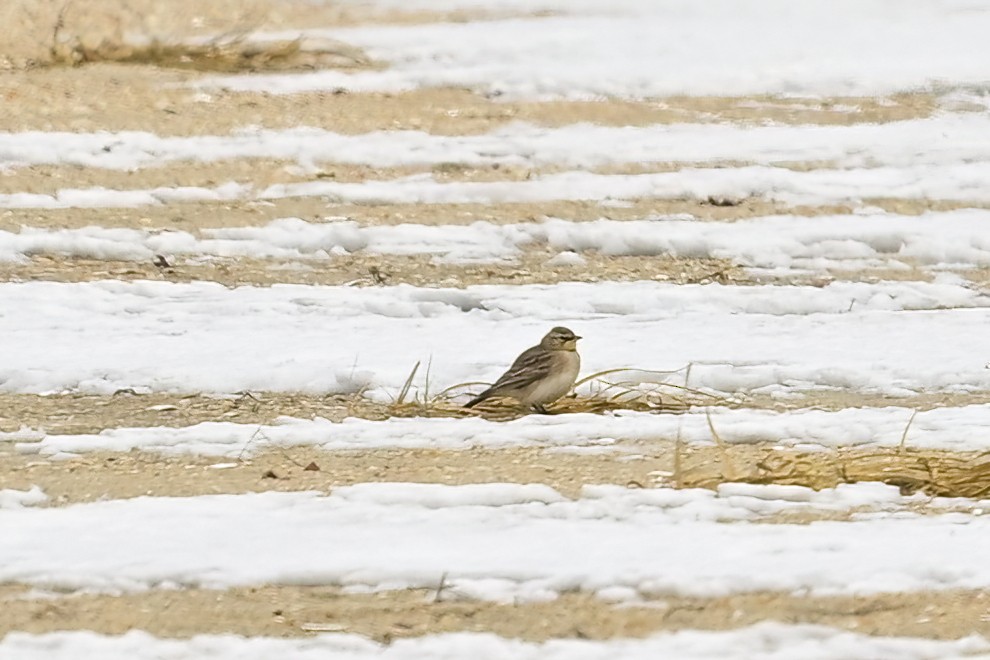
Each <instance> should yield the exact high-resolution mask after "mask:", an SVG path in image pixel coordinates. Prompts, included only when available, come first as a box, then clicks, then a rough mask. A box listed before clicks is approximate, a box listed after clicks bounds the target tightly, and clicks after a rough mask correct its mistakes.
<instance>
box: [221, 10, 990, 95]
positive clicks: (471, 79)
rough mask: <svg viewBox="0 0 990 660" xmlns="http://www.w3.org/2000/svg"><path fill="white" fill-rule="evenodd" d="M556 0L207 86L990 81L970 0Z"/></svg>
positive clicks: (925, 84)
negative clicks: (350, 64) (376, 65)
mask: <svg viewBox="0 0 990 660" xmlns="http://www.w3.org/2000/svg"><path fill="white" fill-rule="evenodd" d="M541 4H548V3H541ZM549 4H552V6H554V7H555V8H560V7H563V9H564V14H563V15H552V16H544V17H534V18H516V19H505V20H494V21H476V22H464V23H435V24H427V25H420V24H417V25H394V26H368V27H358V28H350V29H333V30H307V31H305V32H303V34H305V35H308V36H313V37H317V38H332V39H338V40H340V41H344V42H347V43H349V44H352V45H355V46H358V47H361V48H364V49H365V50H366V51H367V53H368V54H369V55H370V56H371V57H372V58H373V59H375V60H379V61H385V62H387V63H388V65H389V66H388V68H386V69H383V70H376V71H359V72H344V71H339V70H325V71H317V72H312V73H304V74H271V75H238V76H222V77H215V78H213V79H211V80H209V81H207V82H206V83H205V85H206V86H207V87H223V88H226V89H232V90H249V91H266V92H274V93H294V92H306V91H318V90H336V89H343V90H351V91H356V92H364V91H398V90H409V89H416V88H421V87H469V88H472V89H475V90H478V91H481V92H484V93H487V94H492V95H505V96H507V97H513V98H519V97H525V98H547V97H567V98H596V97H600V96H617V97H662V96H669V95H717V96H735V95H749V94H782V95H784V94H787V95H791V94H801V95H863V96H875V95H880V94H889V93H893V92H898V91H909V90H915V89H918V88H933V87H939V88H941V87H952V86H959V85H972V86H974V87H979V86H982V85H984V84H985V83H986V82H987V80H988V76H987V72H986V68H985V67H984V66H983V62H984V61H986V60H987V59H988V57H990V46H988V44H987V40H986V38H985V35H986V33H987V32H988V31H990V10H988V8H987V6H986V5H984V4H983V3H977V2H972V1H967V0H952V1H949V2H939V1H936V0H911V1H908V2H901V1H898V0H839V1H834V0H808V1H805V2H801V3H800V4H799V5H795V4H794V3H792V2H789V1H788V0H712V1H709V2H703V3H698V2H692V1H691V0H663V1H659V2H621V3H611V2H610V3H607V4H605V3H587V2H585V3H581V4H572V3H567V2H554V3H549ZM490 6H491V5H490ZM513 7H514V8H515V7H517V5H513ZM527 8H528V9H530V10H535V9H536V7H532V8H529V7H527ZM293 36H296V33H292V34H288V33H286V34H277V35H271V37H272V38H287V37H293Z"/></svg>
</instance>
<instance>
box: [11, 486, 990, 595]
mask: <svg viewBox="0 0 990 660" xmlns="http://www.w3.org/2000/svg"><path fill="white" fill-rule="evenodd" d="M844 490H847V491H850V497H849V499H847V500H846V501H845V502H843V501H842V498H843V493H841V492H837V491H833V492H832V493H826V494H824V495H822V494H819V495H815V496H812V501H811V502H805V501H801V498H792V499H790V500H772V499H766V498H762V497H753V496H751V495H747V494H739V493H737V494H730V495H728V496H726V497H720V496H718V495H717V494H714V493H712V492H711V491H706V490H700V489H698V490H674V489H625V488H621V487H614V486H613V487H593V488H588V489H587V490H586V492H585V493H584V496H583V497H582V498H580V499H577V500H566V499H563V498H560V497H559V496H558V495H556V493H554V492H553V491H552V490H550V489H548V488H545V487H531V486H525V485H512V484H493V485H473V486H440V485H436V484H389V483H378V484H370V483H369V484H360V485H357V486H352V487H342V488H337V489H334V490H333V492H332V493H331V494H330V495H327V496H323V495H320V494H317V493H275V492H268V493H260V494H247V495H209V496H198V497H188V498H152V497H141V498H135V499H130V500H113V501H105V502H97V503H92V504H79V505H73V506H68V507H58V508H47V509H13V510H6V509H4V510H0V528H2V529H4V532H5V533H4V535H3V536H2V537H0V581H4V582H13V583H22V584H28V585H31V586H37V587H42V588H57V589H70V590H79V589H94V590H100V591H108V590H109V591H113V590H142V589H148V588H161V587H174V586H185V587H191V586H202V587H207V588H228V587H232V586H246V585H256V584H293V585H342V586H345V587H349V588H352V589H358V588H363V589H367V588H371V589H402V588H414V587H418V588H435V587H436V585H437V584H438V581H439V580H440V576H441V575H446V576H447V577H446V581H445V582H446V584H448V585H449V593H448V595H449V596H450V597H473V598H484V599H492V600H500V601H509V602H511V601H512V599H514V598H522V599H527V600H529V599H537V600H539V599H546V598H553V597H554V596H556V595H557V594H559V593H560V592H561V591H567V590H574V589H580V590H583V591H589V592H592V593H596V592H598V591H600V590H610V591H609V593H611V594H613V595H614V594H615V593H616V591H615V589H614V588H615V587H624V588H626V589H628V590H629V591H628V593H629V594H630V595H631V596H633V597H634V596H635V595H636V594H639V595H642V596H662V595H666V594H683V595H693V596H720V595H725V594H730V593H744V592H757V591H796V590H802V591H805V592H806V593H809V594H872V593H883V592H893V591H898V592H900V591H922V590H928V589H984V588H987V587H988V586H990V567H988V566H987V563H986V561H985V558H984V557H983V555H982V554H981V553H979V552H959V548H978V547H981V544H982V543H983V539H985V538H986V536H987V534H988V532H990V519H988V518H986V517H983V516H980V515H971V514H964V513H958V512H956V513H937V512H936V513H933V514H931V515H921V514H915V513H911V512H910V511H907V510H902V511H900V513H898V514H897V515H896V516H895V515H885V516H876V515H873V516H868V517H867V518H866V519H864V520H853V521H849V522H831V521H825V522H813V523H810V524H767V523H757V522H755V521H758V520H760V519H761V518H762V517H763V516H765V515H767V514H769V513H774V512H780V511H808V510H812V511H813V510H815V509H816V507H817V506H818V505H817V503H816V501H815V499H816V498H820V499H821V500H824V502H825V503H826V506H825V507H824V510H835V507H836V506H838V507H839V509H843V508H848V507H849V506H856V505H858V504H861V503H862V502H864V501H868V502H869V501H872V502H877V501H878V499H879V502H880V506H882V507H884V508H886V509H888V510H891V509H890V507H894V509H892V510H896V509H897V507H898V504H897V503H898V502H902V500H900V499H899V497H898V496H896V495H894V489H893V488H891V487H881V488H880V489H877V488H875V487H868V490H867V492H866V493H865V494H864V493H857V492H856V491H857V490H858V487H855V486H849V487H845V489H844ZM512 491H515V494H514V495H513V494H512ZM892 501H893V502H894V504H891V503H890V502H892ZM850 502H854V503H856V504H850ZM902 505H903V502H902ZM732 521H735V522H732ZM746 521H753V522H746ZM730 522H732V524H727V523H730ZM93 530H98V533H94V531H93ZM66 539H71V542H68V543H67V542H66ZM949 556H951V557H952V558H953V559H952V562H951V563H947V562H946V560H945V558H946V557H949Z"/></svg>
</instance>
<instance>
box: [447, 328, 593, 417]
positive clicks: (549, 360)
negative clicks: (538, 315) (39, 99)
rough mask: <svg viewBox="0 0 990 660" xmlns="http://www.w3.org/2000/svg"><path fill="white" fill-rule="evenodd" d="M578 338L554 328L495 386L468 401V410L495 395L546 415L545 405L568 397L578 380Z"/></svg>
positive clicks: (579, 366) (514, 363)
mask: <svg viewBox="0 0 990 660" xmlns="http://www.w3.org/2000/svg"><path fill="white" fill-rule="evenodd" d="M578 339H581V338H580V337H578V336H577V335H575V334H574V333H573V332H571V331H570V330H568V329H567V328H562V327H556V328H554V329H552V330H551V331H550V332H548V333H547V334H546V335H545V336H544V337H543V339H542V340H540V343H539V345H538V346H534V347H532V348H528V349H526V350H525V351H523V352H522V354H521V355H520V356H519V357H517V358H516V361H515V362H513V363H512V366H511V367H509V370H508V371H506V372H505V373H504V374H502V377H501V378H499V379H498V380H497V381H495V384H494V385H492V386H491V387H489V388H488V389H487V390H485V391H484V392H482V393H481V394H479V395H478V396H476V397H474V398H473V399H471V400H470V401H468V402H467V404H465V408H471V407H472V406H476V405H478V404H479V403H481V402H482V401H484V400H485V399H490V398H491V397H493V396H508V397H512V398H513V399H516V400H517V401H519V403H521V404H523V405H524V406H527V407H529V408H532V409H533V410H536V411H537V412H541V413H545V412H547V410H546V408H544V406H545V405H546V404H548V403H553V402H554V401H556V400H557V399H559V398H560V397H562V396H564V395H565V394H567V392H568V391H569V390H570V389H571V387H572V386H573V385H574V381H575V380H577V375H578V371H580V369H581V356H579V355H578V353H577V341H578Z"/></svg>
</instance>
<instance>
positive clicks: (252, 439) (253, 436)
mask: <svg viewBox="0 0 990 660" xmlns="http://www.w3.org/2000/svg"><path fill="white" fill-rule="evenodd" d="M259 435H260V436H261V437H262V438H263V439H265V440H268V437H267V436H265V434H264V433H262V432H261V427H260V426H259V427H258V429H257V430H256V431H255V432H254V433H252V434H251V437H250V438H248V441H247V442H245V443H244V446H243V447H241V452H240V453H239V454H237V460H239V461H240V460H243V457H244V452H246V451H247V450H248V447H250V446H251V444H252V443H253V442H254V439H255V438H257V437H258V436H259ZM269 442H270V441H269Z"/></svg>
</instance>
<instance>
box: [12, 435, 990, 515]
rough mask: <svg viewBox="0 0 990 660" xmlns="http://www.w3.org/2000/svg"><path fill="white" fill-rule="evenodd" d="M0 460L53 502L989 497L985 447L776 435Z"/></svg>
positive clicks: (253, 448) (989, 460)
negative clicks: (876, 491) (425, 496)
mask: <svg viewBox="0 0 990 660" xmlns="http://www.w3.org/2000/svg"><path fill="white" fill-rule="evenodd" d="M855 440H856V438H855V437H854V436H851V437H850V441H855ZM4 444H6V443H4ZM22 451H30V442H26V443H24V444H23V445H22ZM217 464H220V465H221V466H222V467H215V466H216V465H217ZM307 467H309V468H310V469H308V470H307V469H306V468H307ZM0 468H2V473H3V474H4V475H5V476H4V478H3V480H2V481H0V487H3V488H16V489H20V490H25V489H27V488H30V487H31V486H33V485H38V486H40V487H42V489H44V491H45V492H46V493H47V494H48V495H49V497H50V498H51V503H52V504H55V505H62V504H70V503H76V502H87V501H94V500H98V499H102V498H127V497H138V496H141V495H155V496H191V495H200V494H214V493H243V492H260V491H267V490H280V491H282V490H284V491H298V490H319V491H326V490H328V489H331V488H333V487H335V486H341V485H350V484H355V483H363V482H374V481H386V482H415V483H442V484H448V485H460V484H468V483H543V484H547V485H549V486H552V487H553V488H555V489H557V490H559V491H560V492H561V493H563V494H565V495H567V496H569V497H576V496H578V495H579V494H580V491H581V488H582V487H583V486H586V485H593V484H602V483H608V484H616V485H620V486H627V487H634V488H652V487H656V486H675V487H702V488H714V487H717V486H718V484H720V483H724V482H729V481H732V482H745V483H756V484H767V483H774V484H786V485H799V486H807V487H811V488H815V489H821V488H831V487H834V486H836V485H838V484H841V483H856V482H862V481H882V482H884V483H889V484H892V485H896V486H898V487H900V488H901V489H902V490H903V491H904V492H907V493H912V492H917V491H923V492H925V493H927V494H929V495H941V496H948V497H976V498H986V497H988V496H990V453H987V452H951V451H947V450H922V449H914V448H911V447H910V446H908V447H905V448H903V449H899V448H881V447H875V446H869V445H863V446H859V447H848V448H842V449H838V450H819V451H809V450H806V449H795V448H790V447H785V446H780V445H778V444H776V443H753V444H746V445H724V444H719V443H712V444H710V445H705V444H683V443H678V442H677V440H676V438H656V439H654V440H651V441H642V442H628V441H624V442H620V443H617V444H614V445H609V446H607V447H579V448H568V447H549V448H548V447H517V448H499V449H486V448H483V447H465V448H464V449H463V450H439V449H369V450H347V451H331V452H327V451H325V450H323V449H321V448H319V447H318V446H313V447H292V448H283V447H274V448H273V447H272V446H271V445H270V443H269V441H268V440H267V439H266V438H265V437H264V435H263V434H261V435H259V436H258V438H257V439H256V441H254V442H253V444H252V445H249V447H247V448H245V451H244V452H242V453H240V454H238V455H236V456H233V457H208V456H188V455H160V454H151V453H142V452H137V451H134V452H126V453H119V452H118V453H111V452H105V451H103V452H94V453H91V454H81V455H80V456H79V457H77V458H73V459H64V460H63V459H61V458H57V459H49V458H45V457H41V456H38V455H35V454H24V453H17V452H15V449H14V446H13V444H12V443H11V444H10V445H8V446H7V447H4V446H3V444H0ZM314 468H315V469H314ZM817 515H819V516H820V515H821V514H817ZM840 517H841V516H840ZM810 519H813V517H812V518H810ZM788 520H791V519H788ZM804 521H805V522H806V521H807V520H804Z"/></svg>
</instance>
